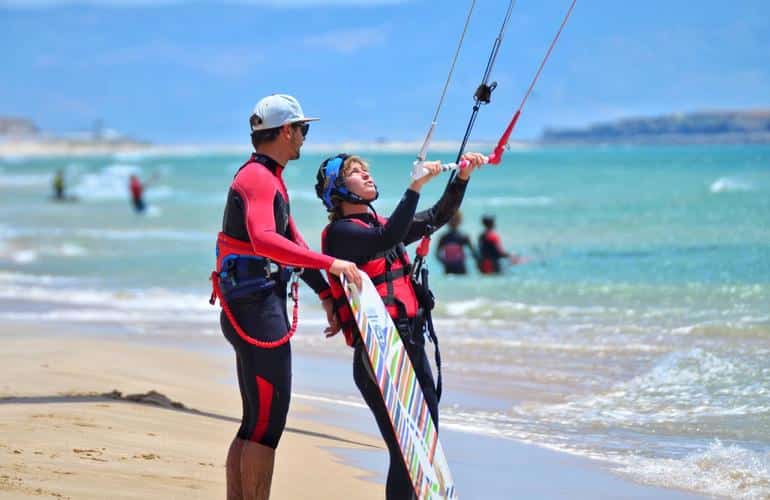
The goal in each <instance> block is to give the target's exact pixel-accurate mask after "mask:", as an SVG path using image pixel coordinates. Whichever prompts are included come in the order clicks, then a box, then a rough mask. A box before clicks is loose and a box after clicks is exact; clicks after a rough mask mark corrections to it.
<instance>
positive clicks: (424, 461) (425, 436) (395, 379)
mask: <svg viewBox="0 0 770 500" xmlns="http://www.w3.org/2000/svg"><path fill="white" fill-rule="evenodd" d="M342 284H343V288H344V289H345V296H346V297H347V300H348V304H350V308H351V310H352V311H353V317H354V318H355V320H356V324H357V325H358V331H360V332H361V336H362V338H363V341H364V345H365V346H366V351H367V354H368V355H369V361H370V363H371V367H372V371H373V372H374V374H375V377H376V379H377V385H378V386H379V388H380V392H381V393H382V397H383V400H384V401H385V406H386V407H387V410H388V416H389V417H390V423H391V424H392V425H393V429H394V430H395V434H396V437H397V439H398V444H399V446H400V448H401V455H402V457H403V459H404V463H405V464H406V468H407V470H408V471H409V476H410V478H411V479H412V486H413V487H414V491H415V493H416V494H417V498H419V499H421V500H426V499H439V498H440V499H455V498H457V492H456V491H455V485H454V480H453V479H452V474H451V473H450V472H449V464H448V463H447V461H446V457H445V456H444V450H443V448H442V447H441V442H440V441H439V439H438V430H437V429H436V426H435V425H434V424H433V419H432V418H431V417H430V411H429V410H428V405H427V404H426V402H425V398H424V396H423V393H422V389H420V384H419V383H418V381H417V375H416V374H415V372H414V368H413V367H412V362H411V361H410V360H409V356H408V355H407V353H406V349H405V348H404V345H403V343H402V342H401V337H400V336H399V334H398V331H397V330H396V326H395V325H394V324H393V320H392V319H391V318H390V315H389V314H388V310H387V309H386V308H385V304H383V302H382V299H381V298H380V295H379V294H378V293H377V289H376V288H375V287H374V284H372V280H371V279H369V276H367V275H366V274H365V273H361V285H362V286H361V290H360V291H359V290H358V288H357V287H356V286H355V285H353V284H351V283H350V282H348V281H347V279H346V278H344V277H343V281H342Z"/></svg>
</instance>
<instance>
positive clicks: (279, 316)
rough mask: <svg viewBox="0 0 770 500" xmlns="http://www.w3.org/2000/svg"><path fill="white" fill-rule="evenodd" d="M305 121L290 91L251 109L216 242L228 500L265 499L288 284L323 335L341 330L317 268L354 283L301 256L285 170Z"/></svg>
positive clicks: (285, 358)
mask: <svg viewBox="0 0 770 500" xmlns="http://www.w3.org/2000/svg"><path fill="white" fill-rule="evenodd" d="M313 120H316V119H315V118H308V117H306V116H305V115H304V114H303V112H302V108H301V107H300V105H299V102H297V100H296V99H295V98H293V97H291V96H288V95H271V96H268V97H265V98H264V99H261V100H260V101H259V102H258V103H257V105H256V106H255V108H254V111H253V113H252V114H251V118H250V120H249V123H250V127H251V142H252V145H253V147H254V153H253V154H252V155H251V157H250V158H249V159H248V160H247V161H246V162H245V163H244V164H243V166H242V167H241V168H240V169H239V170H238V172H237V173H236V174H235V177H234V179H233V182H232V184H231V185H230V189H229V192H228V195H227V202H226V205H225V210H224V217H223V221H222V231H221V232H220V233H219V235H218V237H217V268H216V271H215V273H214V274H213V275H212V279H213V280H216V281H215V283H216V287H215V295H216V296H217V297H218V298H219V300H220V303H221V304H222V306H223V311H222V313H221V315H220V324H221V327H222V332H223V334H224V336H225V338H226V339H227V340H228V341H229V342H230V344H232V346H233V349H234V350H235V357H236V368H237V374H238V385H239V388H240V393H241V399H242V401H243V416H242V419H241V426H240V428H239V429H238V432H237V434H236V436H235V438H234V439H233V441H232V443H231V444H230V448H229V451H228V454H227V462H226V472H227V498H228V499H229V500H235V499H238V500H240V499H250V500H251V499H266V498H269V495H270V485H271V481H272V474H273V464H274V460H275V450H276V448H277V447H278V443H279V440H280V438H281V435H282V433H283V430H284V427H285V424H286V415H287V413H288V410H289V400H290V395H291V348H290V343H289V342H288V340H289V338H290V336H291V333H293V331H294V328H296V322H294V324H293V325H292V326H291V327H290V326H289V321H288V318H287V314H286V302H287V301H286V299H287V285H288V283H289V282H290V281H293V282H294V284H295V285H296V276H297V274H298V273H299V272H300V271H302V270H303V269H304V272H302V273H301V277H302V279H303V280H304V281H305V283H307V284H308V285H309V286H310V287H311V288H312V289H313V290H314V291H315V292H316V293H317V294H318V296H319V298H320V299H321V302H322V306H323V307H324V309H325V311H326V313H327V320H328V321H329V328H331V329H338V328H339V327H338V325H337V319H336V316H335V314H334V307H333V302H332V299H331V293H330V289H329V285H328V283H327V282H326V280H325V279H324V277H323V276H322V275H321V272H320V270H321V269H323V270H326V271H327V272H328V273H330V275H332V276H339V275H341V274H344V275H345V276H346V277H347V278H348V279H349V280H351V281H352V282H354V283H357V284H358V285H360V283H361V278H360V276H359V274H358V270H357V268H356V266H355V264H353V263H352V262H347V261H344V260H340V259H334V258H332V257H329V256H328V255H323V254H321V253H317V252H313V251H311V250H309V249H308V246H307V244H306V243H305V241H304V240H303V238H302V236H301V235H300V233H299V231H298V230H297V227H296V225H295V223H294V220H293V218H292V216H291V215H290V210H289V195H288V192H287V189H286V185H285V184H284V180H283V171H284V169H285V168H286V165H287V163H288V162H289V161H291V160H296V159H297V158H299V157H300V149H301V148H302V145H303V143H304V142H305V136H306V135H307V133H308V129H309V128H310V122H311V121H313ZM295 285H293V286H292V295H293V298H295V309H294V314H295V318H296V314H297V309H296V307H297V303H296V288H295ZM212 303H213V297H212ZM225 307H227V308H225ZM231 318H232V319H231Z"/></svg>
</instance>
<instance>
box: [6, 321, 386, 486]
mask: <svg viewBox="0 0 770 500" xmlns="http://www.w3.org/2000/svg"><path fill="white" fill-rule="evenodd" d="M34 330H35V329H34V328H29V326H25V327H24V331H23V332H22V331H20V329H19V328H16V327H9V326H4V327H3V328H2V330H0V346H2V347H0V352H2V354H0V364H2V366H3V377H2V379H0V406H1V407H2V416H3V417H2V419H1V420H0V456H2V459H0V498H27V497H30V498H37V497H40V496H42V497H54V498H73V499H74V498H77V499H81V498H82V499H88V498H93V499H97V498H98V499H102V498H106V497H112V498H224V491H225V484H224V478H225V475H224V460H225V454H226V451H227V446H228V444H229V442H230V440H231V438H232V435H233V434H234V432H235V430H236V428H237V426H238V422H239V418H240V399H239V398H238V394H237V392H236V391H233V390H227V387H226V386H225V385H224V384H223V383H222V382H221V381H222V380H224V379H225V378H226V376H227V375H228V372H227V370H228V368H229V367H228V366H225V363H220V362H218V361H217V360H216V359H214V358H212V357H207V356H204V355H200V354H197V353H190V352H185V351H182V350H178V349H173V348H169V347H164V346H159V345H142V344H137V343H135V342H129V341H119V340H115V341H112V340H98V339H96V338H93V337H77V336H74V337H73V336H62V335H56V334H55V333H54V332H50V331H48V332H45V331H34ZM113 390H117V391H120V392H121V393H122V395H123V396H125V395H130V394H146V393H147V392H148V391H156V392H157V393H159V394H162V395H164V396H166V397H167V398H168V399H170V400H172V401H174V402H177V403H181V404H182V405H184V408H174V407H173V406H172V407H170V408H168V407H162V406H157V405H154V404H151V403H139V402H132V401H127V400H124V399H113V398H114V397H116V394H114V393H113V394H112V395H109V394H108V395H104V393H110V392H111V391H113ZM155 399H156V400H162V399H164V398H159V397H158V396H156V397H155ZM308 410H309V408H308V407H305V406H303V405H302V404H301V402H294V403H293V406H292V410H291V415H290V418H289V422H288V426H287V430H286V432H285V433H284V435H283V439H282V441H281V445H280V448H279V453H278V455H277V463H276V469H275V476H274V481H273V498H278V499H280V498H379V496H380V491H381V486H379V485H377V484H376V483H374V482H371V481H367V480H366V477H367V476H368V474H367V473H366V472H365V471H363V470H359V469H355V468H352V467H350V466H348V465H344V464H343V463H341V462H340V459H339V458H338V457H337V456H335V455H333V454H332V452H331V451H330V449H332V448H334V449H338V448H351V449H356V450H362V449H371V448H372V447H377V448H379V447H381V445H380V443H378V442H377V440H375V439H373V438H372V437H368V436H364V435H361V434H356V433H352V432H349V431H344V430H342V429H339V428H335V427H331V426H328V425H323V424H319V423H316V422H311V421H309V420H307V419H305V418H303V415H304V414H305V413H306V412H307V411H308ZM330 477H333V478H334V481H329V480H328V479H329V478H330Z"/></svg>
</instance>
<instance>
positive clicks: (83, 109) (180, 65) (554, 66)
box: [0, 0, 770, 144]
mask: <svg viewBox="0 0 770 500" xmlns="http://www.w3.org/2000/svg"><path fill="white" fill-rule="evenodd" d="M569 3H570V2H569V1H568V0H518V2H517V4H516V6H515V8H514V10H513V15H512V17H511V20H510V24H509V26H508V29H507V32H506V34H505V37H504V39H503V42H502V45H501V47H500V51H499V55H498V59H497V63H496V65H495V67H494V69H493V70H492V77H491V80H493V81H497V82H498V87H497V89H496V90H495V91H494V94H493V96H492V102H491V104H489V105H487V106H484V107H482V109H481V111H480V114H479V118H478V121H477V123H476V127H475V128H474V132H473V135H472V138H473V139H476V140H496V139H497V137H498V136H499V135H500V134H501V132H502V130H503V129H504V128H505V126H506V125H507V123H508V121H509V120H510V118H511V116H512V114H513V112H514V111H515V110H516V108H517V107H518V106H519V103H520V101H521V99H522V97H523V95H524V93H525V91H526V89H527V87H528V86H529V82H530V80H531V78H532V76H533V75H534V73H535V71H536V70H537V67H538V65H539V63H540V59H541V58H542V56H543V55H544V53H545V51H546V50H547V48H548V45H549V43H550V41H551V39H552V37H553V36H554V34H555V33H556V30H557V29H558V27H559V24H560V23H561V19H562V17H563V16H564V14H565V13H566V11H567V8H568V7H569ZM470 4H471V2H470V1H466V0H462V1H460V0H444V1H439V0H283V1H281V0H273V1H268V0H251V1H249V0H240V1H239V0H229V1H220V2H212V1H203V0H201V1H197V2H184V1H181V0H176V1H175V0H155V1H150V0H102V1H97V0H27V1H23V0H0V50H2V52H1V53H2V59H0V61H2V64H0V116H23V117H28V118H31V119H32V120H34V121H35V122H36V123H37V124H38V126H39V127H40V128H42V129H43V130H44V131H47V132H51V133H59V134H62V133H70V132H75V131H78V130H87V129H89V128H90V127H91V126H92V124H93V123H94V121H95V120H103V122H104V124H105V126H107V127H109V128H112V129H115V130H118V131H120V132H122V133H124V134H127V135H130V136H133V137H136V138H140V139H145V140H150V141H153V142H157V143H174V144H239V143H241V142H245V143H248V140H249V139H248V117H249V115H250V114H251V110H252V108H253V107H254V104H255V103H256V102H257V100H259V98H260V97H263V96H265V95H268V94H272V93H289V94H292V95H294V96H295V97H297V98H298V99H299V101H300V102H301V104H302V107H303V108H304V111H305V114H306V115H308V116H318V117H320V118H321V121H320V122H318V123H314V124H313V125H312V128H311V131H310V135H309V137H308V141H318V142H342V141H347V140H360V141H369V140H377V139H391V140H420V139H422V137H424V135H425V133H426V131H427V128H428V126H429V124H430V121H431V119H432V117H433V114H434V112H435V109H436V105H437V103H438V100H439V97H440V95H441V90H442V88H443V86H444V81H445V79H446V75H447V72H448V71H449V67H450V64H451V61H452V56H453V55H454V52H455V49H456V46H457V41H458V39H459V36H460V33H461V31H462V27H463V24H464V22H465V19H466V16H467V13H468V8H469V6H470ZM507 6H508V0H478V1H477V3H476V7H475V9H474V11H473V15H472V18H471V24H470V27H469V30H468V33H467V35H466V38H465V43H464V45H463V47H462V51H461V52H460V57H459V59H458V62H457V66H456V68H455V73H454V77H453V79H452V82H451V85H450V88H449V92H448V93H447V97H446V100H445V103H444V106H443V108H442V110H441V114H440V115H439V120H438V121H439V125H438V128H437V130H436V135H435V137H436V138H437V139H441V140H459V139H461V138H462V135H463V133H464V131H465V126H466V124H467V121H468V118H469V116H470V112H471V108H472V105H473V98H472V96H473V92H474V91H475V89H476V86H477V85H478V84H479V83H480V81H481V78H482V76H483V72H484V68H485V66H486V63H487V59H488V57H489V53H490V49H491V48H492V44H493V42H494V39H495V36H496V35H497V33H498V31H499V28H500V24H501V22H502V20H503V16H504V13H505V10H506V8H507ZM744 108H766V109H767V108H770V2H767V1H766V0H762V1H759V0H757V1H755V0H739V1H736V2H724V1H712V0H703V1H699V2H692V1H690V0H669V1H658V0H650V1H646V2H628V1H618V0H578V2H577V5H576V7H575V10H574V13H573V15H572V18H571V19H570V22H569V24H568V25H567V27H566V28H565V30H564V32H563V34H562V37H561V39H560V41H559V43H558V44H557V46H556V48H555V50H554V52H553V55H552V56H551V59H550V60H549V62H548V64H547V65H546V67H545V69H544V71H543V73H542V76H541V78H540V81H539V82H538V84H537V86H536V88H535V91H534V93H533V95H532V96H531V97H530V99H529V100H528V102H527V104H526V107H525V108H524V111H523V113H522V116H521V119H520V120H519V123H518V125H517V129H516V131H515V133H514V136H513V138H514V139H533V138H536V137H538V136H539V135H540V134H541V133H542V131H543V129H544V128H546V127H573V126H585V125H588V124H591V123H595V122H601V121H607V120H613V119H618V118H624V117H630V116H634V117H636V116H654V115H658V114H666V113H673V112H688V111H697V110H720V109H744Z"/></svg>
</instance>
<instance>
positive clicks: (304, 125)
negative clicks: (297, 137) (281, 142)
mask: <svg viewBox="0 0 770 500" xmlns="http://www.w3.org/2000/svg"><path fill="white" fill-rule="evenodd" d="M294 128H298V129H299V130H300V132H302V137H307V132H308V130H310V124H309V123H308V122H303V123H295V124H294Z"/></svg>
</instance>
